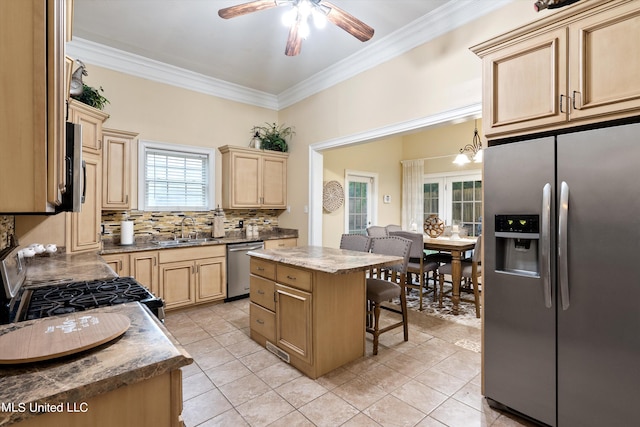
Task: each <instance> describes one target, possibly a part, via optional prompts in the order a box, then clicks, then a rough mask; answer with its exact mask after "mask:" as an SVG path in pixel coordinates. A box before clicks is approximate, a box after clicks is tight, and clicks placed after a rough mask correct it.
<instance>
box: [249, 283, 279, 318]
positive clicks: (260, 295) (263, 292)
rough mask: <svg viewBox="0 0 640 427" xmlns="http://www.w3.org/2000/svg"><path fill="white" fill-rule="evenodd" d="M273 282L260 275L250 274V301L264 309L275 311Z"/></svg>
mask: <svg viewBox="0 0 640 427" xmlns="http://www.w3.org/2000/svg"><path fill="white" fill-rule="evenodd" d="M275 285H276V284H275V283H274V282H273V281H271V280H267V279H263V278H262V277H258V276H254V275H251V277H250V278H249V286H250V288H251V289H250V291H249V292H250V298H251V302H255V303H256V304H259V305H261V306H263V307H264V308H266V309H269V310H271V311H275V309H276V302H275V297H274V294H275Z"/></svg>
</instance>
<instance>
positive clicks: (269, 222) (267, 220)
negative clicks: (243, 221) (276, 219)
mask: <svg viewBox="0 0 640 427" xmlns="http://www.w3.org/2000/svg"><path fill="white" fill-rule="evenodd" d="M263 223H264V224H271V220H269V219H265V220H264V221H263Z"/></svg>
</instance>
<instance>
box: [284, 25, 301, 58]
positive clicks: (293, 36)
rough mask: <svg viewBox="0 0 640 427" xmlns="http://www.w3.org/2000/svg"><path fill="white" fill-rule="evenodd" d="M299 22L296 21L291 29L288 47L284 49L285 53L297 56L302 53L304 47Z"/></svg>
mask: <svg viewBox="0 0 640 427" xmlns="http://www.w3.org/2000/svg"><path fill="white" fill-rule="evenodd" d="M299 27H300V26H299V25H298V23H295V24H294V25H292V26H291V29H289V37H288V38H287V47H286V48H285V49H284V54H285V55H287V56H296V55H297V54H299V53H300V48H301V47H302V37H300V31H299Z"/></svg>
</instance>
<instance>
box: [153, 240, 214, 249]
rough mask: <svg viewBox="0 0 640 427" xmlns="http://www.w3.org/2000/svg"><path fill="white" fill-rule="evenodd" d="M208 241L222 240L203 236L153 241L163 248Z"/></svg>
mask: <svg viewBox="0 0 640 427" xmlns="http://www.w3.org/2000/svg"><path fill="white" fill-rule="evenodd" d="M207 242H210V243H219V242H220V240H219V239H212V238H209V237H203V238H200V239H187V238H181V239H173V240H156V241H154V242H153V243H154V244H156V245H158V246H161V247H163V248H172V247H174V246H188V245H196V244H199V243H207Z"/></svg>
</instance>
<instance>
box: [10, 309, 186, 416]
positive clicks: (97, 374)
mask: <svg viewBox="0 0 640 427" xmlns="http://www.w3.org/2000/svg"><path fill="white" fill-rule="evenodd" d="M86 313H119V314H123V315H125V316H127V317H129V319H130V320H131V326H130V327H129V329H128V330H127V331H126V332H125V333H124V335H122V337H120V338H119V339H116V340H114V341H111V342H109V343H106V344H103V345H101V346H99V347H96V348H95V349H93V350H87V351H84V352H81V353H78V354H76V355H70V356H65V357H62V358H59V359H54V360H51V361H42V362H35V363H32V364H21V365H0V402H2V403H5V404H7V403H15V405H16V407H17V405H18V404H19V403H24V404H25V405H26V407H27V408H29V404H30V403H32V402H33V403H34V404H36V403H37V404H51V405H55V404H60V403H66V402H81V401H85V400H87V399H89V398H91V397H93V396H96V395H99V394H103V393H107V392H109V391H111V390H115V389H117V388H118V387H121V386H124V385H128V384H133V383H137V382H140V381H144V380H147V379H149V378H153V377H155V376H158V375H162V374H164V373H166V372H170V371H173V370H175V369H178V368H180V367H182V366H185V365H188V364H190V363H192V362H193V359H192V358H191V356H189V354H188V353H187V352H186V351H185V350H184V349H183V348H182V347H180V345H179V344H177V343H176V342H175V341H174V340H173V339H172V338H171V335H170V334H169V332H168V331H167V330H166V328H165V327H164V325H162V323H160V321H159V320H158V319H157V318H156V317H155V316H153V314H151V312H150V311H149V310H148V309H147V308H146V307H144V306H142V305H141V304H140V303H137V302H134V303H127V304H118V305H114V306H111V307H105V308H97V309H93V310H87V312H86ZM41 321H42V319H38V320H31V321H26V322H19V323H14V324H10V325H2V326H0V335H2V334H5V333H8V332H10V331H12V330H15V329H18V328H22V327H25V326H27V325H30V324H33V323H37V322H41ZM33 415H36V414H32V413H30V412H29V410H27V411H25V412H18V411H16V412H4V411H2V412H0V426H1V425H8V424H12V423H15V422H18V421H20V420H22V419H25V418H28V417H31V416H33Z"/></svg>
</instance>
